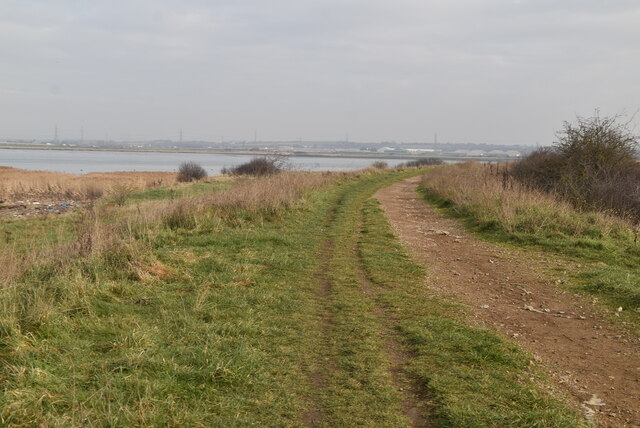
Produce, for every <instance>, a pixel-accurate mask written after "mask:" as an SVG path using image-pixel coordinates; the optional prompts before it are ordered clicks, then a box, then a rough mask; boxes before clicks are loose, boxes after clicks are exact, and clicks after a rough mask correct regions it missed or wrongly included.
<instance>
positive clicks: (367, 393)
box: [0, 170, 582, 427]
mask: <svg viewBox="0 0 640 428" xmlns="http://www.w3.org/2000/svg"><path fill="white" fill-rule="evenodd" d="M417 173H418V171H415V170H409V171H404V172H386V173H363V174H360V176H357V177H352V178H344V179H342V180H340V181H338V182H337V183H336V184H334V185H332V186H330V187H328V188H324V189H320V190H316V191H314V192H312V193H307V194H306V195H304V198H303V199H302V200H301V201H299V202H298V203H295V204H289V205H287V208H284V209H282V210H280V211H277V212H274V213H272V215H270V216H269V217H268V218H265V217H264V216H262V215H257V216H254V217H251V215H250V213H249V212H247V211H242V210H241V211H239V212H238V215H241V216H242V217H243V218H242V221H239V222H230V221H221V220H220V219H219V218H217V217H216V216H215V215H211V214H210V213H209V214H207V215H204V214H203V215H202V217H200V218H198V219H197V221H195V222H191V223H188V224H185V225H184V226H186V227H182V226H177V227H174V228H170V227H166V226H163V224H162V223H158V224H155V225H148V226H146V228H143V227H140V230H141V231H139V232H136V233H137V234H139V235H140V236H139V239H137V240H135V239H134V240H126V241H124V242H122V243H121V244H119V245H118V246H116V247H113V248H111V249H110V250H109V251H102V252H92V253H88V254H85V255H82V256H81V257H77V258H72V259H70V260H66V261H65V263H61V262H60V261H59V260H58V261H57V260H56V259H54V260H52V261H51V262H47V263H41V264H39V265H37V266H34V267H33V269H31V270H30V271H28V272H26V273H25V275H23V276H22V277H21V279H20V281H18V282H17V283H15V284H13V286H12V287H9V288H6V289H2V290H0V305H1V306H0V309H2V312H1V315H0V361H1V363H2V364H1V366H0V383H1V385H2V391H1V392H0V409H1V410H0V417H1V418H2V419H1V420H2V424H3V425H8V426H17V427H20V426H24V427H30V426H51V427H54V426H60V427H62V426H65V427H66V426H113V427H118V426H121V427H130V426H176V427H183V426H195V427H197V426H202V427H209V426H224V427H246V426H272V427H283V426H307V425H308V423H309V417H310V416H309V415H310V414H311V413H313V414H314V415H315V417H317V418H318V420H317V421H316V423H317V425H318V426H370V427H380V426H385V427H394V426H398V427H404V426H408V425H409V421H408V419H407V417H406V416H405V414H404V412H403V410H402V394H401V392H399V391H398V390H397V388H396V387H395V386H394V383H393V375H392V368H393V367H392V366H393V364H394V363H393V362H392V361H391V358H390V355H389V354H388V351H387V350H386V348H385V341H386V340H387V339H386V338H385V335H386V334H391V335H392V337H393V338H394V340H397V341H398V343H402V344H403V346H406V347H407V349H409V350H410V353H409V360H407V361H406V364H405V367H404V370H405V371H406V372H407V373H408V374H409V375H410V376H412V377H413V378H414V379H415V380H416V381H417V382H418V383H419V385H420V386H421V388H424V391H425V393H427V394H428V395H429V402H430V405H429V406H428V407H425V409H424V410H425V413H431V414H430V415H428V416H429V418H431V419H433V420H434V421H435V422H436V423H437V426H443V427H447V426H452V427H453V426H456V427H457V426H496V427H498V426H499V427H510V426H511V427H527V426H531V427H535V426H547V427H548V426H572V427H573V426H581V424H582V422H581V420H580V419H579V417H578V416H576V415H575V414H574V413H573V412H571V411H569V410H567V409H566V408H564V407H563V406H562V405H561V404H560V403H559V402H558V401H556V400H555V399H553V398H552V397H549V396H548V395H547V394H546V393H544V392H543V389H542V388H541V387H539V386H537V385H538V383H539V382H540V380H539V379H536V380H531V379H530V377H537V374H536V373H535V371H532V370H531V369H530V367H529V361H530V359H529V356H527V355H526V354H523V353H522V352H520V351H518V350H517V349H515V347H514V346H513V345H512V344H509V343H506V342H504V341H502V340H500V339H499V338H498V337H497V336H495V335H493V334H491V333H489V332H486V331H483V330H478V329H475V328H471V327H468V326H466V325H465V322H464V313H463V312H462V311H461V309H460V308H458V307H455V306H452V305H449V304H445V303H442V302H437V301H435V300H433V299H430V298H428V297H427V296H426V292H425V289H424V282H423V274H424V272H423V271H422V269H421V268H419V267H418V266H416V265H414V264H413V263H411V262H410V261H409V259H408V258H407V256H406V254H405V252H404V250H403V249H402V247H401V246H400V244H399V243H398V241H397V239H396V238H395V237H394V236H393V235H392V233H391V231H390V229H389V226H388V225H387V223H386V221H385V220H384V218H383V216H382V213H381V212H380V210H379V209H378V207H377V206H376V204H375V202H372V201H370V200H369V199H368V198H369V197H370V196H371V195H373V193H374V192H375V191H376V190H377V189H379V188H381V187H384V186H386V185H388V184H391V183H392V182H394V181H396V180H399V179H402V178H406V177H409V176H410V175H413V174H417ZM156 196H158V197H161V195H156ZM165 196H167V195H166V194H165V195H164V196H162V197H165ZM154 197H155V196H154ZM169 197H170V195H169ZM227 215H230V214H227ZM26 229H27V228H25V229H24V230H26ZM144 230H148V233H147V234H144ZM363 279H366V280H367V281H369V282H370V286H371V287H372V288H373V291H374V292H372V293H366V292H363V288H362V287H363V285H362V281H363ZM325 282H326V284H327V285H328V288H327V292H326V295H323V294H322V293H321V292H320V290H321V289H322V286H323V284H324V283H325ZM381 308H382V309H384V311H385V314H386V315H381V314H380V312H379V309H381ZM432 407H433V408H432Z"/></svg>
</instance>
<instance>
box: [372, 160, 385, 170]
mask: <svg viewBox="0 0 640 428" xmlns="http://www.w3.org/2000/svg"><path fill="white" fill-rule="evenodd" d="M371 167H372V168H375V169H387V168H389V164H388V163H386V162H385V161H375V162H374V163H372V164H371Z"/></svg>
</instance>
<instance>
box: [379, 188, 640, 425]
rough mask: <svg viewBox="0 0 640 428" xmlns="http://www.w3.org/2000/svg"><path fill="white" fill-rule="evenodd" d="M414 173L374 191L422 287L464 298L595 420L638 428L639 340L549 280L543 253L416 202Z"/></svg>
mask: <svg viewBox="0 0 640 428" xmlns="http://www.w3.org/2000/svg"><path fill="white" fill-rule="evenodd" d="M419 180H420V178H419V177H416V178H412V179H409V180H407V181H403V182H399V183H396V184H394V185H392V186H390V187H387V188H385V189H383V190H381V191H379V192H378V193H377V194H376V195H375V197H376V198H377V199H378V200H380V202H381V203H382V205H383V207H384V210H385V212H386V214H387V217H388V218H389V221H390V222H391V225H392V226H393V228H394V229H395V230H396V232H397V234H398V236H399V237H400V238H401V239H402V240H403V241H404V242H405V243H406V244H407V245H408V246H409V248H410V249H411V252H412V254H413V255H414V257H415V258H416V260H417V261H419V262H420V263H422V264H423V265H425V266H426V267H427V268H428V272H429V280H428V283H429V286H430V287H431V288H432V289H433V290H434V291H435V292H437V293H439V294H440V295H441V296H446V297H447V298H449V299H451V300H454V301H459V302H463V303H466V304H468V305H469V306H470V307H471V311H472V313H473V314H474V315H475V316H476V318H477V319H478V322H479V323H481V324H486V325H488V326H492V327H494V328H495V329H497V330H498V331H499V332H500V333H502V334H503V335H505V336H507V337H509V338H511V339H512V340H515V341H516V342H518V343H519V344H520V345H521V346H522V347H523V348H525V349H527V350H529V351H530V352H532V353H533V354H534V355H535V358H536V360H538V361H539V362H541V363H542V364H543V365H544V367H547V368H548V370H549V373H550V374H551V375H552V377H553V378H554V379H555V381H556V382H557V384H558V385H559V387H560V388H561V389H562V390H564V391H565V392H567V393H568V394H569V395H570V396H571V397H573V399H574V400H575V402H576V404H577V405H578V406H580V407H581V408H582V410H583V411H584V412H585V414H587V415H588V416H589V417H594V418H595V421H596V422H597V423H598V426H602V427H610V426H611V427H640V340H639V339H638V338H637V337H635V336H630V335H627V334H624V333H622V332H621V331H620V329H619V328H616V326H614V325H612V324H611V323H610V322H608V321H606V320H605V319H603V317H602V316H601V315H600V314H599V310H598V308H597V307H596V306H595V305H593V304H592V303H591V302H590V301H588V299H587V298H586V297H584V296H575V295H573V294H570V293H567V292H564V291H562V290H560V289H559V288H558V287H556V286H555V285H554V284H553V282H554V278H551V277H550V275H549V274H548V273H546V271H547V270H548V269H547V268H548V263H554V262H553V261H549V260H543V258H539V259H538V258H536V257H527V254H526V253H524V252H519V251H517V250H514V249H511V248H505V247H502V246H499V245H494V244H490V243H485V242H482V241H479V240H477V239H476V238H474V237H473V236H471V235H469V234H468V233H466V232H465V231H464V230H463V229H462V227H460V226H459V225H458V224H457V223H456V222H455V221H452V220H449V219H446V218H444V217H442V216H441V215H439V214H438V213H437V212H435V211H434V210H433V209H432V208H431V207H429V206H428V205H427V204H425V203H424V202H422V201H421V200H420V199H419V197H418V195H417V194H416V192H415V188H416V186H417V183H418V182H419Z"/></svg>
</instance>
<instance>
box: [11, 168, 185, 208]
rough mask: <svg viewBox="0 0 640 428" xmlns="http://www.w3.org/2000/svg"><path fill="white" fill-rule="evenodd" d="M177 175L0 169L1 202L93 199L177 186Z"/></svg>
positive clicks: (168, 173) (165, 173) (166, 173)
mask: <svg viewBox="0 0 640 428" xmlns="http://www.w3.org/2000/svg"><path fill="white" fill-rule="evenodd" d="M176 181H177V174H176V173H173V172H94V173H89V174H83V175H77V174H64V173H59V172H49V171H28V170H23V169H17V168H11V167H0V201H2V200H4V201H16V200H24V199H38V198H54V199H55V198H58V199H60V198H63V199H73V200H93V199H97V198H99V197H101V196H103V195H111V194H114V193H117V192H120V191H121V190H122V189H123V188H127V189H133V190H142V189H147V188H150V187H158V186H166V185H171V184H174V183H176Z"/></svg>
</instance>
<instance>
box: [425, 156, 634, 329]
mask: <svg viewBox="0 0 640 428" xmlns="http://www.w3.org/2000/svg"><path fill="white" fill-rule="evenodd" d="M496 168H497V167H496V166H488V165H481V164H472V163H469V164H460V165H452V166H446V167H441V168H438V169H435V170H432V171H431V172H429V173H428V174H426V175H425V176H424V178H423V180H422V189H423V192H424V196H425V198H426V199H427V200H428V201H430V202H431V203H433V204H434V205H435V206H437V207H439V208H441V209H442V210H443V212H445V213H446V214H448V215H450V216H452V217H454V218H458V219H460V220H462V221H463V222H464V223H465V225H466V226H467V227H468V228H469V229H470V230H471V231H474V232H476V233H479V234H480V235H481V236H482V237H483V238H485V239H490V240H493V241H498V242H507V243H510V244H513V245H517V246H520V247H524V248H534V249H539V250H543V251H546V252H549V253H553V254H557V255H561V256H563V257H565V258H567V259H568V260H570V261H571V262H572V264H573V265H574V266H579V268H576V269H573V270H572V272H571V273H570V274H568V275H569V279H570V282H571V283H572V284H573V287H572V289H573V290H576V291H580V292H587V293H591V294H594V295H595V296H598V297H602V300H603V302H605V303H606V304H607V305H608V306H609V307H610V308H611V309H615V308H618V307H623V309H625V311H624V312H623V314H622V315H623V318H624V319H625V320H626V321H630V322H633V323H634V324H635V325H636V326H640V311H638V309H640V286H639V285H638V284H640V243H639V242H637V238H638V236H637V234H638V232H637V230H636V228H637V226H636V225H633V224H631V223H629V222H628V221H626V220H624V219H621V218H618V217H615V216H613V215H610V214H608V213H604V212H597V211H579V210H576V209H575V208H574V207H573V206H571V205H570V204H568V203H566V202H563V201H561V200H558V199H556V198H554V197H553V196H551V195H549V194H545V193H542V192H538V191H535V190H532V189H529V188H527V187H525V186H522V185H519V184H518V183H517V182H511V181H508V182H503V180H502V179H501V178H500V177H501V176H500V175H499V174H497V172H498V171H496Z"/></svg>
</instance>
